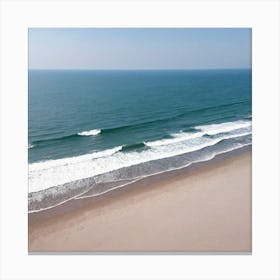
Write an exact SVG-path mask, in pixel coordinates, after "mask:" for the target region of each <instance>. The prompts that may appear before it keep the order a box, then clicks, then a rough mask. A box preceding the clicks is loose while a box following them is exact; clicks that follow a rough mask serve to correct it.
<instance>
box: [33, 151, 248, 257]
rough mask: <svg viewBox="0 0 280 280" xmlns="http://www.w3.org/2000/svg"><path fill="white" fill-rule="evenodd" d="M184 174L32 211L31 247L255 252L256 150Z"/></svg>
mask: <svg viewBox="0 0 280 280" xmlns="http://www.w3.org/2000/svg"><path fill="white" fill-rule="evenodd" d="M177 173H178V174H175V175H174V173H173V174H171V173H170V174H168V173H166V174H162V175H160V176H156V177H154V178H149V179H147V180H142V181H139V182H137V183H134V184H133V185H132V186H130V187H128V188H126V189H124V190H120V191H117V192H112V193H109V194H108V195H105V196H104V197H100V198H94V199H90V198H89V199H83V200H80V201H75V202H73V203H72V204H71V202H70V203H69V204H67V203H66V204H65V205H62V206H61V207H58V208H57V209H54V210H52V211H43V212H42V213H39V214H30V215H29V236H28V238H29V252H30V253H32V252H71V251H72V252H95V253H98V252H120V253H121V252H167V253H172V252H240V253H242V252H251V152H248V151H247V152H244V153H242V154H239V155H235V156H232V157H231V158H227V159H223V160H219V161H210V162H208V163H207V164H205V165H202V166H201V167H199V168H196V169H195V170H193V171H184V170H183V171H180V172H177ZM74 204H75V207H73V205H74Z"/></svg>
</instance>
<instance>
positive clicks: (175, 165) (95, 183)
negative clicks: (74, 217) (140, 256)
mask: <svg viewBox="0 0 280 280" xmlns="http://www.w3.org/2000/svg"><path fill="white" fill-rule="evenodd" d="M248 145H251V143H243V144H241V143H235V144H234V145H230V146H229V145H225V146H224V147H220V148H218V149H216V148H213V147H214V146H215V145H212V146H211V147H210V149H209V151H208V152H206V153H205V151H206V150H204V151H203V149H202V150H201V152H199V151H196V152H194V154H185V155H183V156H181V157H179V158H176V157H175V158H172V159H171V160H169V161H162V160H159V162H158V163H157V161H150V162H147V164H146V165H142V166H141V164H140V165H139V166H130V168H127V169H126V170H122V171H121V172H118V171H119V170H117V173H115V172H113V173H111V174H109V173H107V174H104V175H105V177H104V176H102V175H101V177H100V178H99V176H97V177H91V178H86V179H82V180H80V181H79V180H78V181H74V182H70V183H69V184H65V185H63V186H58V187H54V188H49V189H47V190H42V191H38V192H35V193H29V195H28V197H29V198H28V201H29V203H28V204H29V206H28V208H29V213H33V212H39V211H43V210H46V209H50V208H53V207H56V206H58V205H61V204H63V203H65V202H67V201H69V200H72V199H83V198H88V197H96V196H100V195H103V194H105V193H108V192H110V191H113V190H115V189H119V188H123V187H125V186H128V185H130V184H132V183H134V182H136V181H138V180H141V179H143V178H147V177H150V176H153V175H157V174H161V173H163V172H166V171H174V170H178V169H182V168H185V167H187V166H190V165H192V164H195V163H199V162H205V161H209V160H211V159H213V158H215V157H216V156H217V155H221V154H224V153H228V152H231V151H233V150H236V149H239V148H242V147H246V146H248ZM108 174H109V176H108ZM127 176H128V177H127ZM108 179H109V181H108ZM104 183H105V184H104Z"/></svg>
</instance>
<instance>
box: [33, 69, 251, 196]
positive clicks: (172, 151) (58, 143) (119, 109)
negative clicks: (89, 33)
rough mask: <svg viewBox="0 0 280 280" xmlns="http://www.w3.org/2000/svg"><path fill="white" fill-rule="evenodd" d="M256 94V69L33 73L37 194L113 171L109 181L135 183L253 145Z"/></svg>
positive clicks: (35, 185) (47, 71)
mask: <svg viewBox="0 0 280 280" xmlns="http://www.w3.org/2000/svg"><path fill="white" fill-rule="evenodd" d="M251 91H252V89H251V70H249V69H242V70H172V71H171V70H163V71H85V70H84V71H77V70H64V71H62V70H60V71H56V70H30V71H29V123H28V130H29V149H28V152H29V153H28V154H29V187H30V192H34V191H39V190H44V189H48V188H50V187H53V186H60V185H63V184H65V183H69V182H73V181H76V180H81V179H84V178H89V177H91V176H95V175H98V176H99V175H100V174H105V173H106V174H107V173H108V172H109V173H108V174H110V176H109V175H108V174H107V175H106V176H107V177H108V176H109V177H110V179H108V178H109V177H108V178H107V177H106V178H107V179H106V182H107V181H110V182H113V181H114V180H123V179H127V178H128V177H129V178H130V179H131V178H134V177H139V176H140V175H141V173H143V174H142V175H145V174H148V173H151V172H152V170H153V172H155V173H156V172H159V171H162V170H164V169H165V168H166V169H172V168H173V167H174V168H175V167H180V166H182V165H186V164H188V163H189V162H194V161H196V160H198V159H199V160H202V159H207V158H208V157H210V155H211V156H213V155H215V154H217V153H220V152H224V151H228V150H231V149H235V148H239V147H241V146H244V145H248V144H250V143H251V114H252V112H251V102H252V93H251ZM174 157H175V158H176V161H175V160H174ZM162 159H168V160H165V161H164V162H163V160H162ZM150 161H154V162H153V165H151V164H149V165H147V164H146V165H145V163H147V162H150ZM139 164H140V165H139ZM155 164H157V165H155ZM131 166H137V168H138V169H137V170H136V167H134V169H133V170H132V167H131ZM140 167H141V168H140ZM120 168H122V169H120ZM114 170H115V171H114ZM116 170H122V171H121V172H120V171H116ZM112 171H114V172H115V173H114V175H112ZM116 172H119V173H118V174H117V173H116ZM120 174H121V175H120ZM124 174H126V175H125V176H124ZM128 174H129V176H128ZM99 177H100V176H99ZM104 178H105V177H103V179H102V180H105V179H104ZM96 180H97V179H95V181H96ZM100 180H101V179H100Z"/></svg>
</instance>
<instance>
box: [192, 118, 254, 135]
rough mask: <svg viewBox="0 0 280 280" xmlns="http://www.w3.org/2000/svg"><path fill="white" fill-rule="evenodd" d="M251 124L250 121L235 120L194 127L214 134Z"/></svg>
mask: <svg viewBox="0 0 280 280" xmlns="http://www.w3.org/2000/svg"><path fill="white" fill-rule="evenodd" d="M251 125H252V122H251V121H245V120H240V121H235V122H225V123H218V124H209V125H201V126H196V127H195V128H196V129H199V130H201V131H203V132H204V133H205V134H208V135H214V134H218V133H225V132H229V131H232V130H236V129H240V128H246V127H250V126H251Z"/></svg>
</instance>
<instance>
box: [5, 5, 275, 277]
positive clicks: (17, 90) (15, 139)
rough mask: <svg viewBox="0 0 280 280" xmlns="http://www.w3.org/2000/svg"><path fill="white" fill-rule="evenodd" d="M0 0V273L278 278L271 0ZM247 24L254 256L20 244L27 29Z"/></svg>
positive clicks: (24, 232)
mask: <svg viewBox="0 0 280 280" xmlns="http://www.w3.org/2000/svg"><path fill="white" fill-rule="evenodd" d="M0 3H1V153H0V155H1V193H0V199H1V203H0V207H1V225H0V229H1V239H0V241H1V243H0V248H1V255H0V256H1V259H0V273H1V274H0V275H1V279H30V280H31V279H113V278H114V279H223V280H224V279H262V280H263V279H266V280H268V279H279V277H280V273H279V264H280V259H279V236H280V234H279V233H280V232H279V221H280V219H279V218H280V217H279V204H280V203H279V186H280V184H279V170H280V166H279V143H280V141H279V140H280V139H279V128H280V124H279V111H280V108H279V105H280V100H279V92H280V91H279V77H280V73H279V49H280V46H279V34H280V30H279V26H280V24H279V2H278V1H268V0H260V1H253V0H251V1H250V0H243V1H236V0H234V1H225V0H223V1H211V0H206V1H200V0H197V1H160V0H158V1H127V2H126V1H117V0H115V1H52V0H50V1H25V0H19V1H13V0H10V1H8V0H6V1H2V2H0ZM28 27H252V28H253V254H252V255H243V256H238V255H226V256H223V255H214V256H212V255H202V256H199V255H194V256H192V255H184V256H182V255H179V256H155V255H151V256H128V255H122V256H114V255H112V256H96V255H82V256H78V255H73V256H67V255H66V256H65V255H56V256H47V255H44V256H34V255H33V256H32V255H28V252H27V203H26V201H27V200H26V195H27V193H26V191H27V187H26V186H27V148H26V147H27V28H28Z"/></svg>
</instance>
